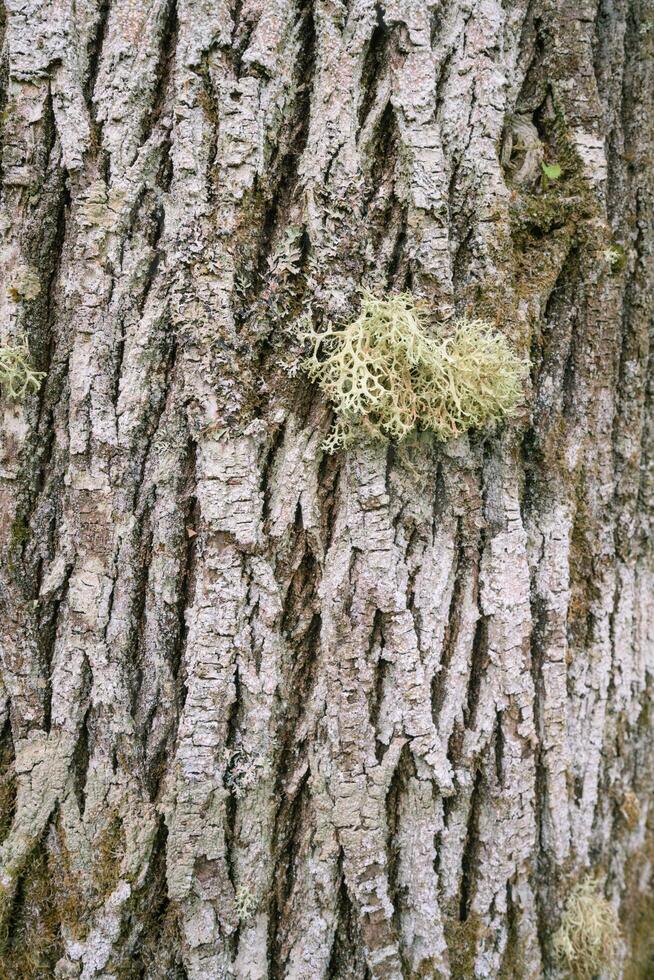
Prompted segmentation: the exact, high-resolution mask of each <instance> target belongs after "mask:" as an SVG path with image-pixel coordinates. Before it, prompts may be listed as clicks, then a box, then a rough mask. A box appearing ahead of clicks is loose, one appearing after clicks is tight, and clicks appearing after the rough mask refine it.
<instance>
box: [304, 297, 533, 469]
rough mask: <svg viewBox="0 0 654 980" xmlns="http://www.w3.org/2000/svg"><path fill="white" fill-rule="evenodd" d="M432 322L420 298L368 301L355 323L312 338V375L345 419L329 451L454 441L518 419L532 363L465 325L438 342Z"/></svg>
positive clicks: (481, 324)
mask: <svg viewBox="0 0 654 980" xmlns="http://www.w3.org/2000/svg"><path fill="white" fill-rule="evenodd" d="M427 316H428V313H427V310H426V308H425V307H424V306H422V305H420V304H419V303H417V302H416V300H415V299H414V297H413V296H411V295H410V294H406V293H405V294H401V295H396V296H391V297H389V298H386V299H377V298H375V297H374V296H372V295H370V294H368V293H366V294H364V296H363V299H362V303H361V311H360V313H359V315H358V316H357V317H356V319H355V320H353V321H352V322H351V323H348V324H346V325H343V326H340V325H339V326H336V327H328V328H327V329H326V330H324V331H316V330H314V329H313V328H311V327H310V328H308V329H307V330H306V331H305V332H304V334H303V336H304V338H305V339H307V340H308V341H309V342H310V344H311V353H310V354H309V356H308V357H307V358H306V359H305V361H304V363H303V367H304V369H305V370H306V371H307V373H308V375H309V377H310V378H311V379H312V380H314V381H316V382H317V383H318V385H319V386H320V388H321V389H322V391H323V392H324V393H325V395H326V396H327V397H328V398H329V399H330V401H331V402H332V403H333V405H334V409H335V411H336V422H335V426H334V429H333V431H332V433H331V434H330V436H329V438H328V439H327V440H326V442H325V447H324V448H325V449H326V450H327V451H329V452H333V451H335V450H336V449H339V448H341V447H344V446H348V445H350V444H351V443H352V441H353V440H354V439H355V438H356V436H357V433H362V432H367V433H368V434H369V435H371V436H373V437H377V438H388V439H393V440H400V439H403V438H404V437H405V436H407V435H408V434H409V433H410V432H411V431H412V430H414V429H416V428H418V429H424V430H428V431H431V432H433V433H434V434H435V435H436V436H437V437H438V438H439V439H443V440H446V439H452V438H454V437H456V436H458V435H460V434H461V433H462V432H466V431H467V430H468V429H472V428H479V427H481V426H483V425H486V424H488V423H490V422H493V421H496V420H498V419H500V418H503V417H505V416H509V415H511V414H512V413H513V412H514V411H515V409H516V407H517V406H518V404H519V403H520V401H521V399H522V395H523V390H522V382H523V379H524V377H525V375H526V373H527V363H526V362H525V361H523V360H521V359H520V358H519V357H518V355H517V354H516V353H515V352H514V351H513V350H512V349H511V347H510V346H509V344H508V342H507V340H506V338H505V337H503V336H502V335H501V334H500V333H498V332H497V331H496V330H494V329H493V327H492V326H491V325H490V324H489V323H487V322H486V321H484V320H468V319H465V318H462V319H458V320H456V321H454V323H453V324H452V325H451V326H449V325H448V327H447V328H446V329H444V330H443V331H442V332H441V333H440V334H438V335H436V334H432V333H431V332H430V331H429V328H428V326H427Z"/></svg>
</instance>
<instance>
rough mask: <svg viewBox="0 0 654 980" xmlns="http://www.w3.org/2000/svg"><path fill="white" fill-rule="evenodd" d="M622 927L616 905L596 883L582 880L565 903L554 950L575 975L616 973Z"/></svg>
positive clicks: (589, 976)
mask: <svg viewBox="0 0 654 980" xmlns="http://www.w3.org/2000/svg"><path fill="white" fill-rule="evenodd" d="M619 942H620V928H619V925H618V918H617V915H616V912H615V910H614V908H613V906H612V905H611V904H610V903H609V902H607V900H606V899H605V898H604V895H603V894H602V892H601V889H600V887H599V885H598V883H597V882H596V881H594V880H593V879H592V878H589V879H587V880H586V881H581V882H579V883H578V884H577V885H575V887H574V888H573V889H572V891H571V892H570V894H569V895H568V898H567V900H566V903H565V909H564V911H563V915H562V917H561V924H560V926H559V928H558V930H557V932H556V933H555V935H554V949H555V951H556V953H557V955H558V956H559V958H560V960H561V961H562V962H563V963H564V964H565V965H566V966H567V967H568V968H569V970H570V971H571V974H572V976H574V977H579V978H583V980H590V978H591V977H594V976H596V975H597V974H598V973H601V972H602V971H606V972H607V973H609V974H611V973H612V972H613V971H614V967H615V962H616V957H617V952H618V945H619Z"/></svg>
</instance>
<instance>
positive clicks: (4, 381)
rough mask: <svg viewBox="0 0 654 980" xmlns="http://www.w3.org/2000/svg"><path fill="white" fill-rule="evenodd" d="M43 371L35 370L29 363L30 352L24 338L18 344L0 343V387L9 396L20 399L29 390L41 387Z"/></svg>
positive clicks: (43, 376) (32, 390) (34, 390)
mask: <svg viewBox="0 0 654 980" xmlns="http://www.w3.org/2000/svg"><path fill="white" fill-rule="evenodd" d="M43 378H45V372H43V371H35V370H34V368H33V367H32V366H31V364H30V352H29V348H28V346H27V342H26V341H25V340H21V341H20V342H19V343H18V344H16V345H14V346H11V345H0V388H2V389H3V390H4V391H5V392H6V394H7V395H8V396H9V398H13V399H15V400H17V401H21V400H22V399H23V398H25V396H26V395H27V394H28V393H29V392H36V391H38V390H39V388H40V387H41V381H42V379H43Z"/></svg>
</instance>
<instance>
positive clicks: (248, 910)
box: [234, 885, 257, 922]
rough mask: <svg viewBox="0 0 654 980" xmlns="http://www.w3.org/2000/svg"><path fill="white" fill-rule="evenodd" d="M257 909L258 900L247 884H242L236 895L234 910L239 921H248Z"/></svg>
mask: <svg viewBox="0 0 654 980" xmlns="http://www.w3.org/2000/svg"><path fill="white" fill-rule="evenodd" d="M256 909H257V900H256V898H255V897H254V895H253V894H252V892H251V891H250V889H249V888H248V887H247V886H246V885H241V886H240V888H238V889H237V890H236V895H235V896H234V912H235V913H236V916H237V918H238V920H239V922H248V921H249V920H250V919H251V918H252V916H253V915H254V913H255V912H256Z"/></svg>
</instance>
